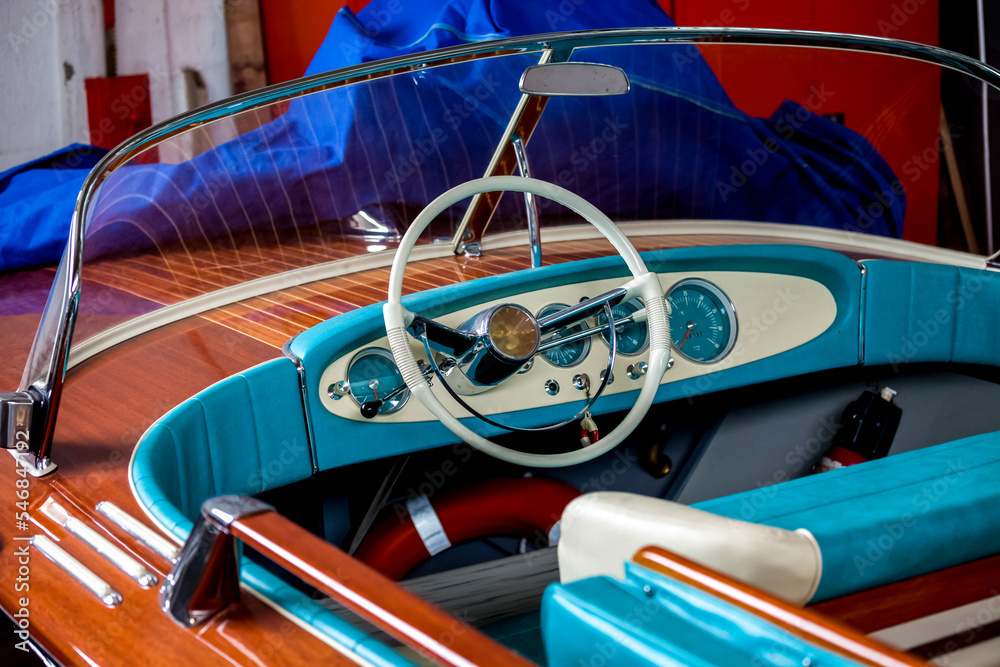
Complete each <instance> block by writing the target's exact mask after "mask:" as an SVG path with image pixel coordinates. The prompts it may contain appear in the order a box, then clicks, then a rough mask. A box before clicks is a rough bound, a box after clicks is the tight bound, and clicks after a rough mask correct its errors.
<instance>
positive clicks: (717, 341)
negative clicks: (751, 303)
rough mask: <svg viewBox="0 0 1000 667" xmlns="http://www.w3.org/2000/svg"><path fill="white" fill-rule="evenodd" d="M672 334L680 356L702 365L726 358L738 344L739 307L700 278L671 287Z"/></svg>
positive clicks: (690, 279) (675, 347)
mask: <svg viewBox="0 0 1000 667" xmlns="http://www.w3.org/2000/svg"><path fill="white" fill-rule="evenodd" d="M667 301H668V302H669V303H670V337H671V339H672V340H671V343H672V345H673V349H674V350H675V351H676V352H677V353H679V354H680V355H681V356H683V357H685V358H687V359H690V360H691V361H696V362H698V363H701V364H711V363H714V362H716V361H719V360H720V359H722V358H723V357H725V356H726V355H727V354H729V352H730V351H731V350H732V349H733V346H734V345H735V344H736V333H737V326H736V310H735V309H734V308H733V302H732V301H730V300H729V297H727V296H726V294H725V293H724V292H723V291H722V290H721V289H719V288H718V287H716V286H715V285H713V284H712V283H710V282H708V281H707V280H701V279H700V278H689V279H687V280H682V281H681V282H679V283H677V284H676V285H674V286H673V287H672V288H670V291H669V292H668V293H667Z"/></svg>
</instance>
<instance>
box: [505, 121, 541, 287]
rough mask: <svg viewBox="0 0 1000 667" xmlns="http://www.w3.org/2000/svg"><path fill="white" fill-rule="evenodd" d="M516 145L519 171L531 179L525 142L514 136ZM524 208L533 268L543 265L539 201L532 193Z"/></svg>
mask: <svg viewBox="0 0 1000 667" xmlns="http://www.w3.org/2000/svg"><path fill="white" fill-rule="evenodd" d="M510 141H511V143H512V144H514V157H515V158H516V159H517V170H518V172H519V173H520V174H521V176H523V177H524V178H531V171H530V170H529V169H528V154H527V152H525V150H524V141H522V140H521V137H520V136H518V135H516V134H515V135H514V136H512V137H511V138H510ZM524 208H525V209H527V211H528V244H529V245H530V246H531V268H533V269H537V268H538V267H540V266H541V265H542V235H541V230H540V229H539V228H538V217H539V216H538V200H537V199H535V195H533V194H531V193H530V192H525V193H524Z"/></svg>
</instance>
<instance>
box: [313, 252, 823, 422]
mask: <svg viewBox="0 0 1000 667" xmlns="http://www.w3.org/2000/svg"><path fill="white" fill-rule="evenodd" d="M658 276H659V279H660V284H661V286H662V287H663V292H664V293H667V292H669V290H670V288H671V287H673V286H674V285H675V284H677V283H678V282H680V281H681V280H684V279H687V278H701V279H702V280H707V281H709V282H711V283H713V284H715V285H716V286H717V287H719V288H720V289H721V290H722V291H723V292H725V293H726V295H727V296H728V297H729V299H730V300H731V301H732V303H733V306H734V308H735V311H736V318H737V331H738V334H737V338H736V344H735V346H734V347H733V349H732V351H731V352H730V353H729V354H728V355H727V356H726V357H724V358H722V359H720V360H718V361H717V362H714V363H708V364H703V363H696V362H693V361H690V360H688V359H686V358H685V357H683V356H682V355H679V354H677V353H676V352H674V353H673V355H672V356H673V358H674V361H675V363H674V366H673V368H671V369H670V370H668V371H667V372H666V374H665V375H664V376H663V380H662V381H661V384H667V383H670V382H676V381H678V380H685V379H688V378H693V377H698V376H708V375H710V374H713V373H717V372H719V371H722V370H725V369H727V368H734V367H736V366H741V365H743V364H748V363H751V362H753V361H758V360H760V359H766V358H767V357H771V356H774V355H776V354H779V353H781V352H785V351H787V350H791V349H793V348H795V347H798V346H799V345H802V344H804V343H807V342H809V341H810V340H812V339H814V338H816V337H817V336H819V335H820V334H822V333H823V332H824V331H826V329H827V328H828V327H829V326H830V325H831V324H832V323H833V322H834V319H835V318H836V315H837V304H836V301H835V299H834V297H833V294H831V293H830V291H829V290H828V289H827V288H826V287H825V286H824V285H823V284H822V283H819V282H817V281H815V280H812V279H809V278H803V277H801V276H791V275H782V274H773V273H751V272H738V271H706V272H701V273H696V274H690V273H684V274H682V273H660V274H658ZM626 281H627V279H622V278H611V279H606V280H595V281H590V282H581V283H575V284H572V285H563V286H559V287H551V288H546V289H541V290H536V291H532V292H525V293H523V294H520V295H518V296H516V297H511V298H506V299H499V300H494V301H488V302H484V303H482V304H479V305H477V306H473V307H470V308H465V309H463V310H459V311H455V312H453V313H449V314H446V315H441V316H439V317H437V318H435V319H437V320H438V321H439V322H442V323H443V324H447V325H449V326H453V327H457V326H458V325H460V324H461V323H462V322H465V321H466V320H468V319H469V318H470V317H471V316H473V315H475V314H476V313H478V312H480V311H482V310H484V309H485V308H488V307H489V306H492V305H495V304H498V303H517V304H518V305H521V306H523V307H525V308H527V309H528V310H530V311H531V312H532V313H538V311H539V310H541V309H542V308H543V307H545V306H547V305H549V304H552V303H562V304H574V303H577V302H579V301H580V300H581V299H583V298H586V297H591V296H594V295H597V294H601V293H603V292H606V291H608V290H611V289H614V288H615V287H619V286H620V285H622V284H623V283H624V282H626ZM373 347H374V348H382V349H385V350H388V349H389V342H388V340H387V339H386V338H385V337H382V338H380V339H378V340H375V341H373V342H371V343H368V344H366V345H362V346H359V347H357V348H355V349H353V350H351V351H350V352H349V353H347V354H345V355H344V356H342V357H340V358H339V359H337V360H335V361H333V362H332V363H331V364H329V366H327V367H326V369H325V370H324V371H323V374H322V377H321V379H320V383H319V387H320V392H321V395H320V400H321V401H322V403H323V406H324V407H325V408H326V409H327V410H329V411H330V412H331V413H333V414H334V415H337V416H338V417H343V418H344V419H351V420H354V421H374V422H380V423H410V422H424V421H432V420H434V419H435V417H433V415H431V413H430V412H429V411H428V410H427V409H426V408H425V407H424V406H423V405H421V404H420V403H419V402H418V401H416V400H409V401H407V403H406V405H405V406H404V407H402V408H401V409H400V410H398V411H397V412H394V413H392V414H389V415H378V416H376V417H375V418H374V419H372V420H367V419H365V418H364V417H362V416H361V414H360V411H359V408H358V405H357V403H356V402H355V401H354V400H353V399H352V398H351V397H350V396H344V397H342V398H340V399H334V398H332V397H330V396H329V395H328V394H327V391H326V388H327V387H329V386H330V385H333V384H336V383H337V382H340V381H341V380H344V379H345V378H346V377H347V367H348V364H349V363H350V361H351V359H353V358H354V356H355V355H356V354H357V353H358V352H361V351H362V350H365V349H368V348H373ZM410 347H411V348H412V349H413V353H414V355H415V356H416V358H417V359H423V360H425V361H426V358H427V355H426V352H425V350H424V347H423V344H422V343H420V342H418V341H416V340H414V339H410ZM639 361H648V353H647V352H642V353H640V354H638V355H635V356H625V355H622V354H619V355H618V356H617V358H616V360H615V365H614V371H613V378H614V381H613V382H612V383H611V384H610V385H608V387H607V388H606V389H605V395H613V394H618V393H621V392H624V391H632V390H635V389H638V388H639V387H640V386H641V385H642V382H643V381H644V380H645V377H640V378H639V379H637V380H632V379H630V378H629V376H628V373H627V370H628V367H629V366H630V365H631V364H635V363H637V362H639ZM607 364H608V346H607V344H606V343H605V342H604V340H603V339H602V338H601V336H600V335H599V334H595V335H594V336H592V337H591V347H590V353H589V354H588V355H587V357H586V359H584V360H583V361H582V362H581V363H580V364H578V365H576V366H573V367H572V368H558V367H556V366H553V365H552V364H550V363H549V362H548V361H547V360H546V359H545V358H543V357H542V356H541V355H536V356H535V360H534V364H533V365H532V367H531V369H530V370H528V371H527V372H524V373H519V374H517V375H514V376H513V377H511V378H508V379H507V380H505V381H504V382H501V383H500V384H499V385H498V386H496V387H494V388H493V389H490V390H489V391H486V392H483V393H481V394H477V395H474V396H465V397H463V398H464V400H466V401H467V402H468V403H469V405H471V406H472V407H473V408H475V409H476V410H478V411H480V412H481V413H482V414H485V415H496V414H502V413H507V412H513V411H518V410H525V409H529V408H537V407H550V406H557V405H564V404H567V403H572V402H574V401H582V400H583V399H584V392H583V391H582V390H578V389H576V388H574V386H573V378H574V377H575V376H576V375H577V374H580V373H586V374H588V375H589V377H590V378H591V382H592V383H593V385H594V387H595V388H596V386H597V383H598V378H599V375H600V373H601V371H603V370H604V369H605V368H606V367H607ZM548 380H555V381H556V382H557V383H558V385H559V392H558V393H557V394H556V395H554V396H553V395H550V394H549V393H548V392H547V391H546V384H547V381H548ZM439 385H440V382H439V381H438V380H437V379H436V378H435V379H434V381H433V391H434V393H435V394H436V395H437V397H438V399H439V400H440V401H441V403H442V404H443V405H444V406H445V407H447V408H448V409H449V410H451V411H452V413H453V414H455V415H456V416H458V417H466V416H468V413H467V412H466V411H465V410H464V409H463V408H462V407H461V406H459V405H458V403H456V402H455V400H454V399H453V398H452V397H451V396H450V395H449V394H448V393H447V391H445V390H444V389H443V388H441V387H440V386H439ZM705 389H706V390H710V387H706V388H705ZM598 405H599V403H598ZM577 407H578V406H577ZM571 413H572V411H571V410H569V409H567V416H571Z"/></svg>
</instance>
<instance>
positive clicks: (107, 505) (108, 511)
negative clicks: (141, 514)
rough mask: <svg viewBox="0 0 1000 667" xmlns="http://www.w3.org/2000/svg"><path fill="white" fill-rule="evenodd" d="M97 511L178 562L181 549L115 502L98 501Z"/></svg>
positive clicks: (161, 553)
mask: <svg viewBox="0 0 1000 667" xmlns="http://www.w3.org/2000/svg"><path fill="white" fill-rule="evenodd" d="M97 511H98V512H100V513H101V514H103V515H104V516H106V517H107V518H108V519H110V520H111V521H113V522H114V523H115V524H117V526H118V527H119V528H121V529H122V530H124V531H125V532H126V533H128V534H129V535H131V536H132V537H134V538H135V539H137V540H139V541H140V542H142V543H143V544H145V545H146V546H147V547H149V548H150V549H152V550H153V551H155V552H156V553H158V554H160V555H161V556H163V557H164V558H166V559H167V560H169V561H170V562H171V563H173V562H176V561H177V558H178V557H179V556H180V553H181V552H180V549H178V548H177V547H175V546H174V545H173V544H171V543H170V542H169V541H168V540H167V539H166V538H165V537H163V536H162V535H160V534H158V533H156V532H155V531H154V530H153V529H151V528H149V527H147V526H146V525H145V524H143V523H142V522H141V521H139V520H138V519H136V518H135V517H134V516H132V515H131V514H129V513H128V512H126V511H125V510H123V509H121V508H120V507H118V506H117V505H115V504H114V503H111V502H108V501H107V500H105V501H102V502H99V503H97Z"/></svg>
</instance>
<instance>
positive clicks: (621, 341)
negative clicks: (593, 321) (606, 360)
mask: <svg viewBox="0 0 1000 667" xmlns="http://www.w3.org/2000/svg"><path fill="white" fill-rule="evenodd" d="M642 308H643V305H642V301H639V300H638V299H632V300H631V301H626V302H625V303H619V304H618V305H617V306H614V307H612V308H611V315H612V316H613V317H614V318H615V322H621V320H623V319H625V318H627V317H630V316H631V315H632V314H633V313H635V312H638V311H640V310H642ZM607 321H608V318H607V317H606V316H605V315H604V313H603V312H602V313H600V314H599V315H598V316H597V324H598V326H604V325H605V324H607ZM615 338H616V340H615V348H616V351H617V353H618V354H624V355H625V356H626V357H634V356H635V355H637V354H639V353H641V352H643V351H645V349H646V348H647V347H649V329H648V327H647V326H646V322H645V321H643V322H627V323H623V324H619V325H618V326H617V327H615ZM601 340H603V341H604V344H605V345H607V346H609V347H610V346H611V336H610V334H609V333H608V331H607V330H605V331H602V332H601Z"/></svg>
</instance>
